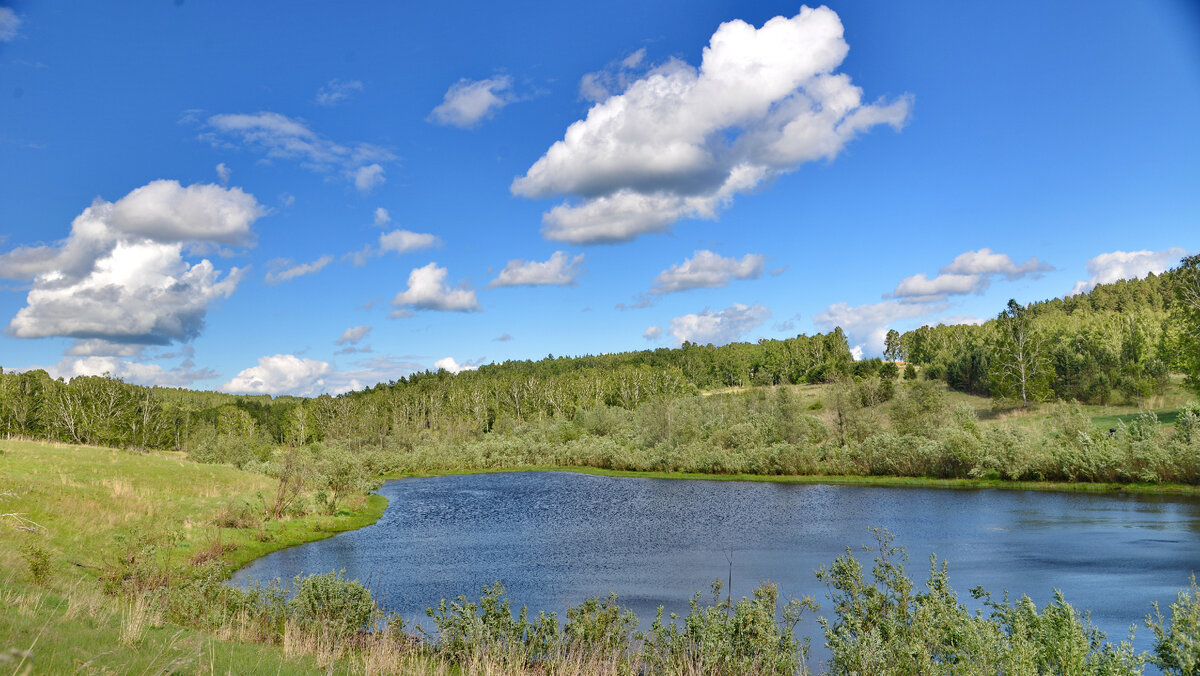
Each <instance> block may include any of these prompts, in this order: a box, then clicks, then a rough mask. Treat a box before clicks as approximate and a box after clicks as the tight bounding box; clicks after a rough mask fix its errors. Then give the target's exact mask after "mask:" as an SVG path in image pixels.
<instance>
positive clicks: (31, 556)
mask: <svg viewBox="0 0 1200 676" xmlns="http://www.w3.org/2000/svg"><path fill="white" fill-rule="evenodd" d="M21 558H23V559H25V564H26V565H27V566H29V577H30V578H31V579H32V580H33V583H34V584H36V585H38V586H43V585H45V584H46V583H47V582H49V581H50V552H49V551H48V550H47V549H46V548H45V547H43V546H42V545H41V544H39V543H37V542H33V541H29V542H25V543H24V544H22V545H21Z"/></svg>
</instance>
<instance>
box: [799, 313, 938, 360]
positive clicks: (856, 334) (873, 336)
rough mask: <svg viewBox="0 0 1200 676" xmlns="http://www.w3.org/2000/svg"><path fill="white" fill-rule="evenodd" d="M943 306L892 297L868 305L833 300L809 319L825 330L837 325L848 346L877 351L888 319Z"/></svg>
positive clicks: (889, 323)
mask: <svg viewBox="0 0 1200 676" xmlns="http://www.w3.org/2000/svg"><path fill="white" fill-rule="evenodd" d="M945 309H946V306H945V305H936V306H935V305H929V304H917V303H902V302H900V301H896V300H887V301H884V302H882V303H874V304H871V305H849V304H848V303H836V304H834V305H830V306H829V307H828V308H825V310H823V311H821V312H820V313H818V314H817V315H816V316H814V317H813V322H814V323H815V324H816V325H817V326H820V327H823V328H824V329H826V330H832V329H833V328H834V327H838V326H840V327H841V328H842V331H844V332H845V333H846V339H847V340H848V341H849V342H850V344H851V345H852V346H853V345H857V346H858V347H860V348H866V349H867V350H868V351H870V352H871V353H873V354H877V353H880V352H882V351H883V342H884V337H885V336H886V335H887V330H888V328H889V327H890V325H891V323H892V322H896V321H899V320H902V319H912V318H915V317H922V316H925V315H930V314H935V313H937V312H943V311H945Z"/></svg>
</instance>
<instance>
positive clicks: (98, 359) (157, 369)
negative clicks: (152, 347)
mask: <svg viewBox="0 0 1200 676" xmlns="http://www.w3.org/2000/svg"><path fill="white" fill-rule="evenodd" d="M45 370H46V372H47V373H49V374H50V377H51V378H63V379H64V380H71V379H72V378H76V377H80V376H104V375H107V376H109V377H112V378H119V379H120V380H122V381H124V382H127V383H132V384H134V385H144V386H146V387H189V386H191V385H192V384H193V383H195V382H197V381H201V380H211V379H213V378H217V377H218V376H220V374H219V373H217V372H216V371H214V370H212V369H208V368H203V369H196V368H194V364H192V363H191V361H190V360H185V361H184V362H183V363H182V364H180V365H179V366H176V367H174V368H165V367H163V366H161V365H159V364H148V363H144V362H137V361H129V360H127V359H123V358H121V357H120V356H118V355H88V356H83V357H78V358H71V357H70V356H64V357H63V359H62V360H61V361H60V362H58V364H56V365H54V366H49V367H45Z"/></svg>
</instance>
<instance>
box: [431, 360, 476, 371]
mask: <svg viewBox="0 0 1200 676" xmlns="http://www.w3.org/2000/svg"><path fill="white" fill-rule="evenodd" d="M433 367H434V368H435V369H444V370H446V371H449V372H450V373H462V372H463V371H474V370H475V369H477V368H479V365H478V364H472V363H469V362H468V363H466V364H460V363H458V362H457V361H455V360H454V357H446V358H444V359H439V360H437V361H435V362H433Z"/></svg>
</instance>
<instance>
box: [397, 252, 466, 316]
mask: <svg viewBox="0 0 1200 676" xmlns="http://www.w3.org/2000/svg"><path fill="white" fill-rule="evenodd" d="M392 307H394V308H395V310H393V312H392V314H391V316H393V317H406V316H408V315H409V314H411V312H412V310H439V311H442V312H479V311H480V307H479V301H478V300H477V299H476V298H475V292H474V291H472V290H471V289H470V288H469V287H461V288H457V289H451V288H450V287H449V286H447V285H446V268H442V267H438V264H437V263H430V264H429V265H426V266H423V267H419V268H414V269H413V271H412V272H410V273H409V274H408V288H407V289H406V290H404V291H401V292H400V293H398V294H396V297H395V298H393V299H392Z"/></svg>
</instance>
